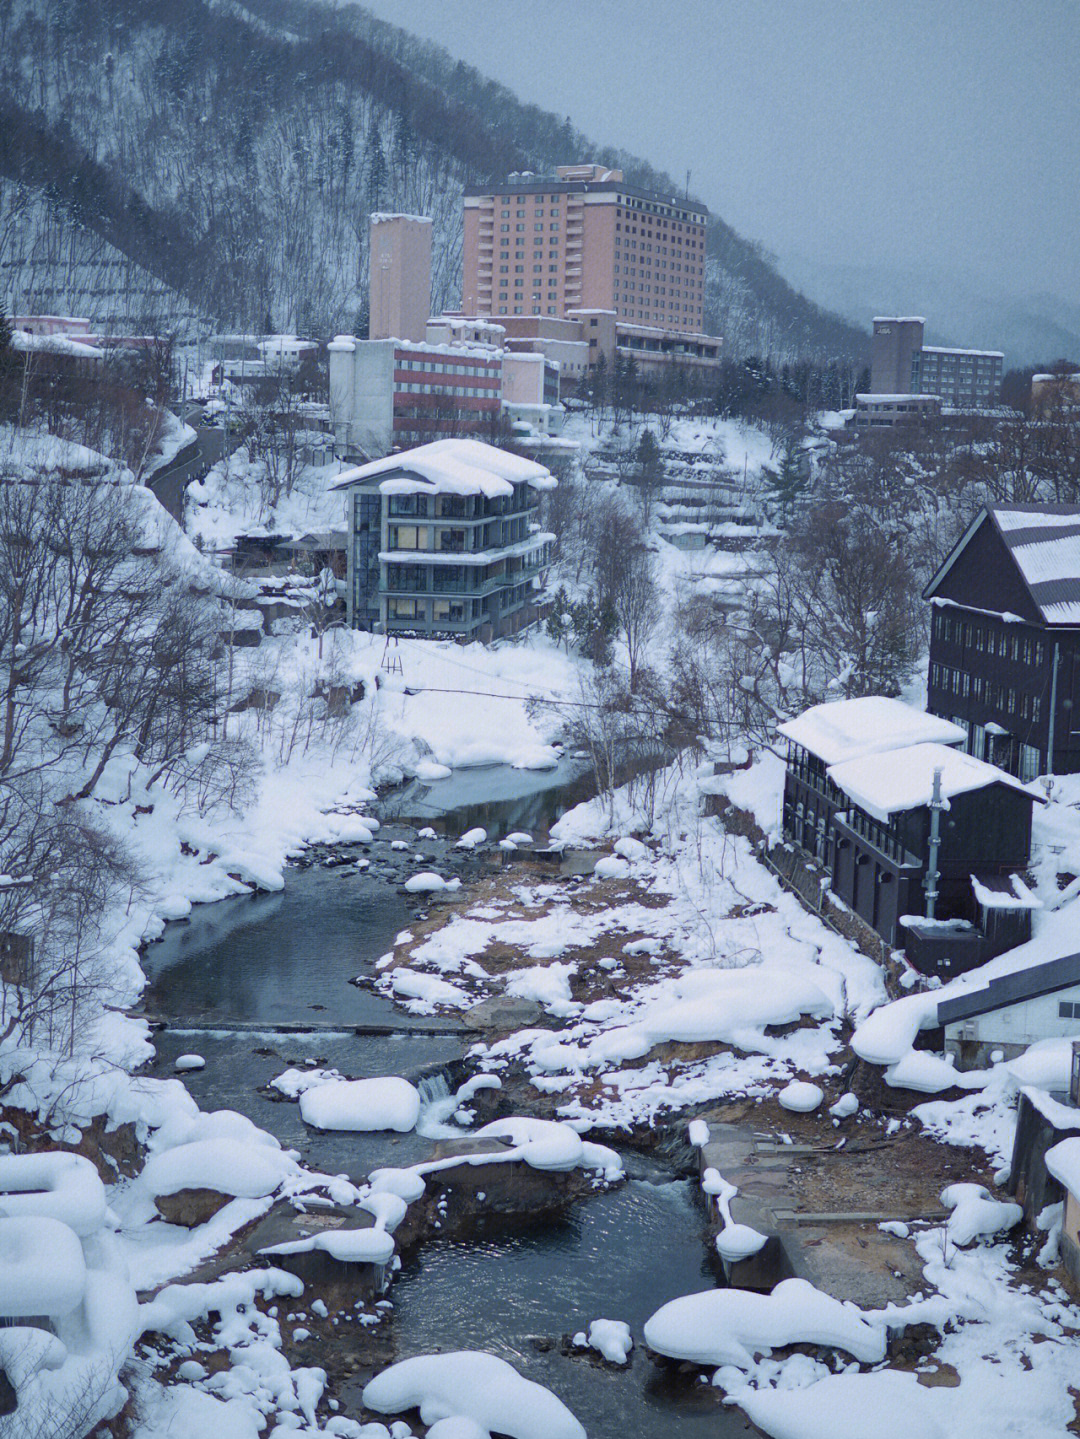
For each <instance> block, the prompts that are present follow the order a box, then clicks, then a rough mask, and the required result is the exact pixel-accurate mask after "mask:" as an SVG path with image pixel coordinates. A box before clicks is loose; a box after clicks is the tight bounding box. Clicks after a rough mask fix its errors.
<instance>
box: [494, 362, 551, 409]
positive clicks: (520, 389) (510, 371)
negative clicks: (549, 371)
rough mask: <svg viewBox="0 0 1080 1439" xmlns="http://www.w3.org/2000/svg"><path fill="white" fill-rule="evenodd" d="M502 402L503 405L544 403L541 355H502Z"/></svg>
mask: <svg viewBox="0 0 1080 1439" xmlns="http://www.w3.org/2000/svg"><path fill="white" fill-rule="evenodd" d="M502 400H503V404H504V405H542V404H543V403H544V357H543V355H523V354H511V353H507V354H505V355H503V366H502Z"/></svg>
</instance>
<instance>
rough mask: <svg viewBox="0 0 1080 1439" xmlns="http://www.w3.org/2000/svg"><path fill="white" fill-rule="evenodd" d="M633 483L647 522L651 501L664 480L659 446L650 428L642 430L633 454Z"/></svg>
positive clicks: (650, 512) (651, 505) (650, 510)
mask: <svg viewBox="0 0 1080 1439" xmlns="http://www.w3.org/2000/svg"><path fill="white" fill-rule="evenodd" d="M634 468H635V474H634V484H635V485H636V486H637V491H638V498H639V499H640V501H641V512H642V515H643V517H644V520H645V523H646V524H648V523H649V518H650V515H651V514H652V507H653V501H654V500H655V499H656V496H657V494H658V493H659V490H660V487H661V485H662V484H663V482H664V462H663V457H662V456H661V454H660V446H659V445H658V444H657V443H656V436H655V435H654V434H653V432H652V430H642V432H641V439H640V440H638V445H637V454H636V456H635V466H634Z"/></svg>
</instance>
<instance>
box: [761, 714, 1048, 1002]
mask: <svg viewBox="0 0 1080 1439" xmlns="http://www.w3.org/2000/svg"><path fill="white" fill-rule="evenodd" d="M778 729H779V732H780V734H781V735H782V736H783V737H784V738H785V739H787V741H788V763H787V772H786V774H785V782H784V804H783V820H782V829H783V834H784V837H785V839H786V840H788V841H789V842H790V843H792V844H795V845H797V846H798V848H799V849H800V850H802V852H803V853H804V854H805V855H806V856H808V857H809V858H810V859H812V860H814V861H816V862H817V863H818V864H819V865H820V867H821V869H822V871H823V873H824V875H825V877H826V878H827V882H828V887H829V889H830V890H831V891H832V893H833V894H834V895H836V897H837V898H838V899H840V900H841V901H842V902H843V903H844V904H846V905H847V906H848V908H849V909H851V910H852V911H853V912H854V913H855V914H857V915H858V916H859V917H860V919H862V920H863V921H864V922H865V923H866V924H867V925H869V926H870V928H871V929H873V930H875V931H876V933H878V934H879V935H880V936H881V937H882V938H883V939H884V940H885V941H886V943H888V944H889V945H891V946H893V947H894V948H897V949H903V950H905V951H906V952H907V955H908V958H909V960H910V961H911V962H912V964H914V965H915V966H916V967H917V968H919V969H921V970H922V971H923V972H924V973H929V974H940V975H949V974H951V973H959V972H962V971H963V970H965V969H968V968H971V967H973V966H975V965H977V964H982V963H985V962H986V960H988V959H990V958H991V957H992V956H993V955H994V954H999V953H1002V952H1003V951H1004V950H1006V949H1011V948H1013V947H1014V946H1015V945H1017V944H1020V943H1023V942H1024V941H1025V940H1026V939H1028V938H1030V936H1031V910H1032V908H1033V907H1034V904H1033V902H1032V901H1031V899H1030V896H1029V895H1028V894H1027V891H1026V890H1025V889H1024V887H1023V885H1022V883H1020V882H1018V881H1016V880H1015V879H1014V876H1015V875H1017V874H1018V873H1019V872H1020V871H1022V870H1023V869H1025V868H1026V866H1027V864H1028V860H1029V858H1030V852H1031V812H1032V806H1033V804H1034V803H1035V799H1034V796H1032V795H1031V794H1029V793H1027V792H1026V791H1025V790H1024V789H1023V787H1022V786H1021V785H1020V784H1019V782H1018V781H1017V780H1015V779H1014V778H1013V777H1012V776H1010V775H1008V774H1006V773H1004V772H1003V771H1002V770H999V769H997V768H996V767H995V766H993V765H989V764H986V763H984V762H982V761H981V760H977V759H975V758H973V757H972V756H970V755H968V754H965V753H964V752H963V751H962V750H961V749H960V748H959V746H960V744H961V743H962V742H963V740H964V737H965V735H964V730H963V729H962V728H961V727H960V726H958V725H955V724H953V723H951V722H950V721H948V720H942V719H941V718H939V717H937V716H934V715H930V714H924V713H922V712H921V711H918V710H913V709H911V708H910V707H909V706H907V705H903V704H901V703H900V702H899V701H896V700H888V699H883V698H878V697H876V696H868V697H866V698H864V699H857V700H839V701H837V702H835V703H833V704H824V705H817V706H815V707H814V708H813V709H811V710H808V711H807V712H806V713H805V714H803V715H800V716H798V717H797V718H795V719H793V720H789V721H787V722H785V723H784V724H781V725H780V726H778ZM935 787H936V789H937V796H936V798H935ZM935 811H936V812H937V818H936V820H935ZM946 813H947V820H946V821H944V822H943V821H942V818H941V817H942V815H943V814H946Z"/></svg>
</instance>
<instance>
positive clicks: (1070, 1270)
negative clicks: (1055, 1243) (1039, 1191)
mask: <svg viewBox="0 0 1080 1439" xmlns="http://www.w3.org/2000/svg"><path fill="white" fill-rule="evenodd" d="M1061 1266H1062V1268H1063V1269H1064V1270H1065V1277H1066V1282H1067V1283H1068V1286H1069V1288H1070V1289H1071V1290H1072V1292H1073V1293H1074V1294H1075V1295H1077V1296H1080V1200H1078V1199H1077V1197H1076V1195H1075V1194H1070V1193H1069V1192H1068V1191H1066V1194H1065V1218H1064V1222H1063V1223H1062V1226H1061Z"/></svg>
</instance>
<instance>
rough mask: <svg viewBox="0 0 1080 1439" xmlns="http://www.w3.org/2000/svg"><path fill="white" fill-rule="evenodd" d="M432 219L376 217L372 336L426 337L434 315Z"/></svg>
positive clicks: (370, 279)
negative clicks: (430, 316)
mask: <svg viewBox="0 0 1080 1439" xmlns="http://www.w3.org/2000/svg"><path fill="white" fill-rule="evenodd" d="M431 230H432V226H431V220H430V218H429V217H428V216H427V215H372V217H371V226H370V236H369V242H368V339H369V340H389V339H398V340H414V341H415V340H424V339H425V338H426V334H427V323H428V317H429V315H430V313H431Z"/></svg>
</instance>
